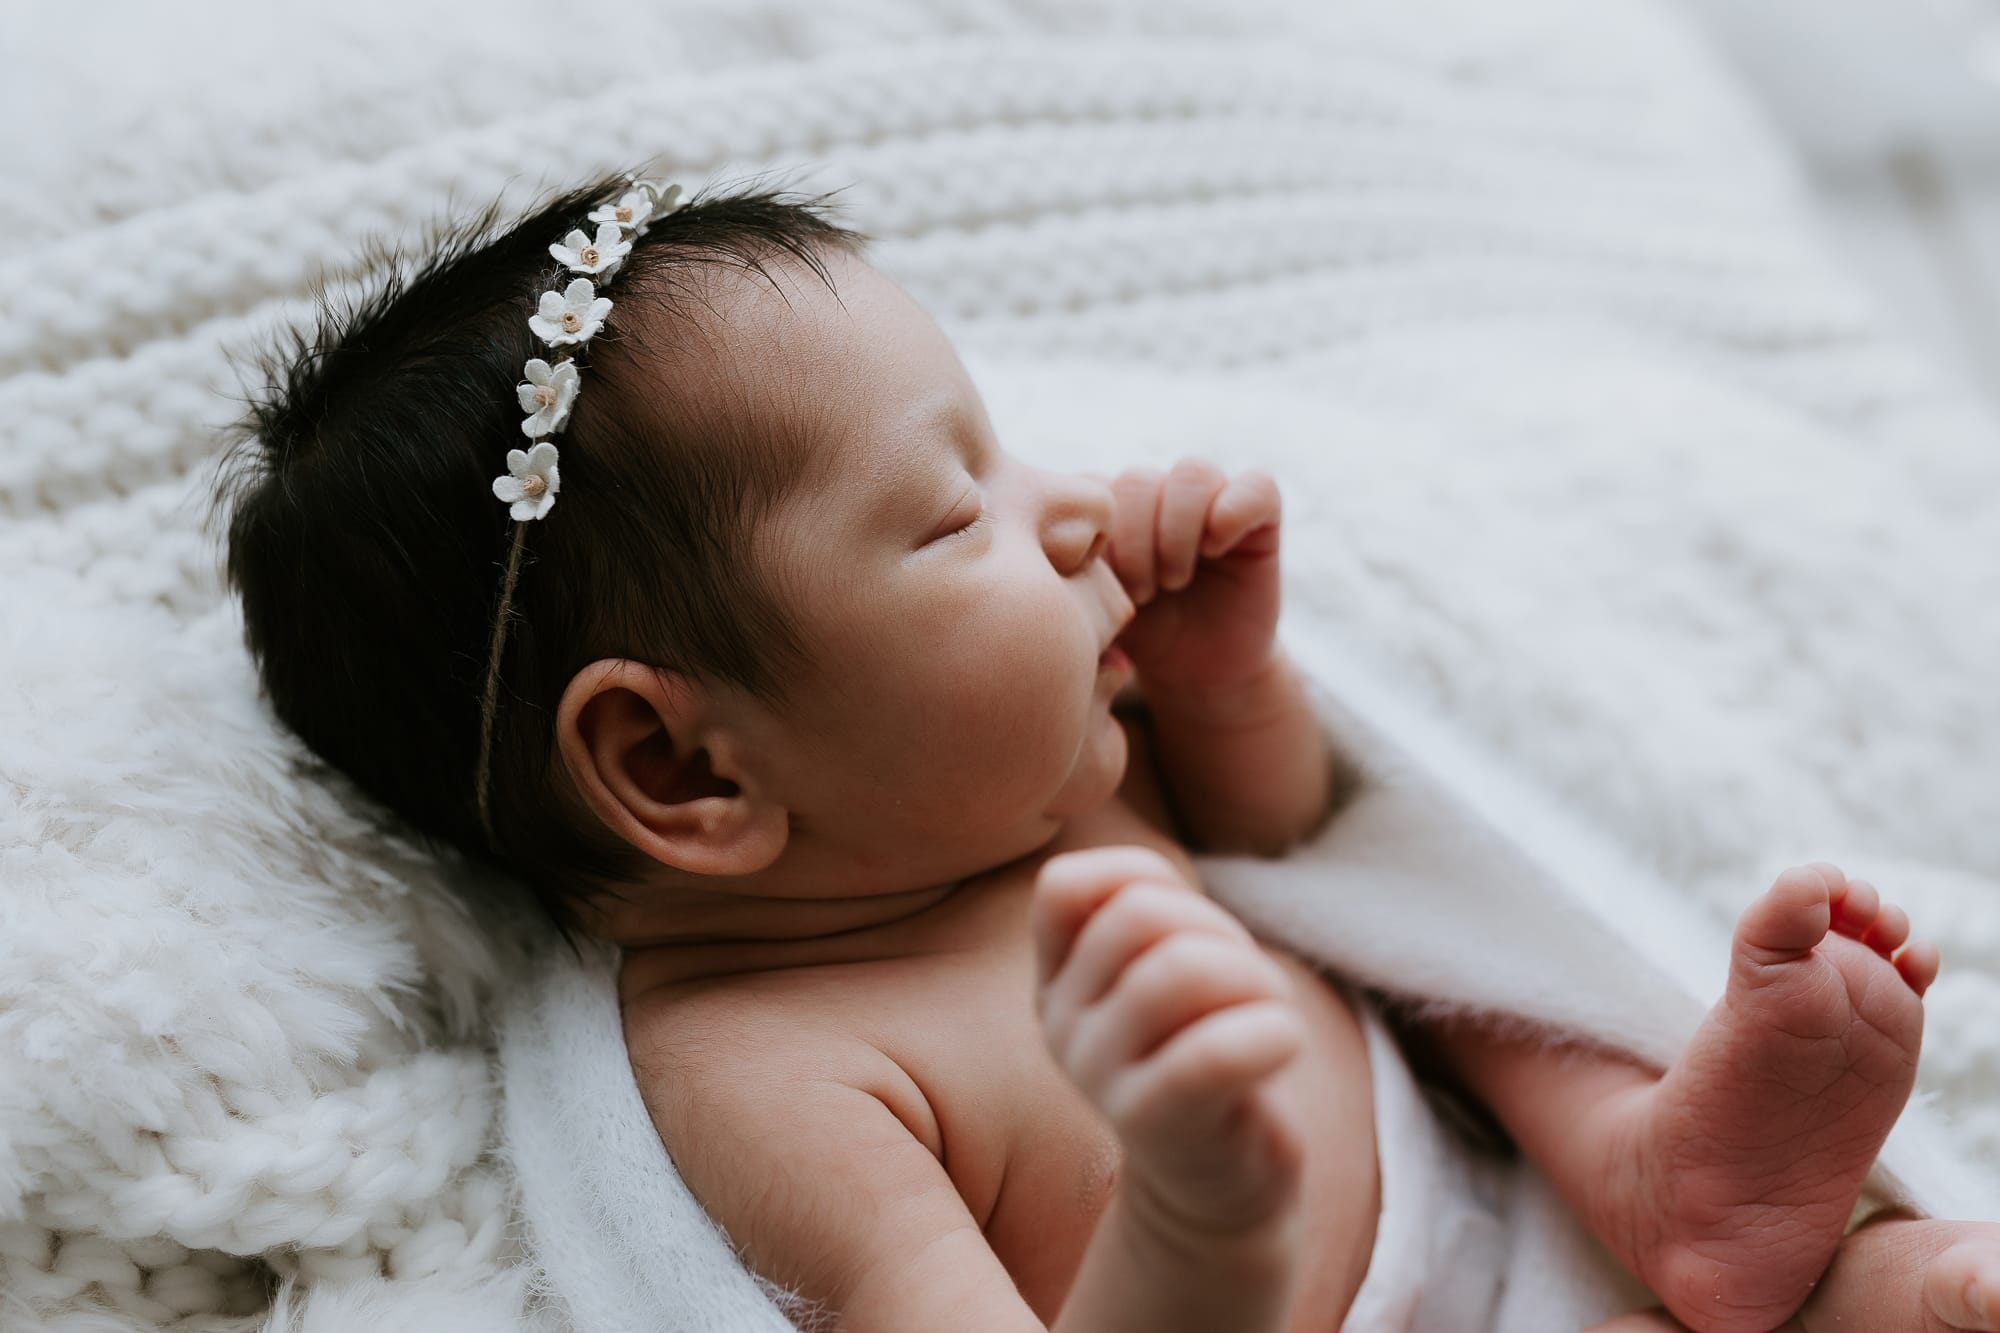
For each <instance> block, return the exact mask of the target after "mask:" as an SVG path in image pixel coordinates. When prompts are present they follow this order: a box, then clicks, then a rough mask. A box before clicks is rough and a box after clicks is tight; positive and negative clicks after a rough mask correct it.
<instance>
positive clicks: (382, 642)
mask: <svg viewBox="0 0 2000 1333" xmlns="http://www.w3.org/2000/svg"><path fill="white" fill-rule="evenodd" d="M624 180H625V178H624V177H622V176H619V177H609V178H606V179H604V180H601V181H597V182H593V183H592V184H590V185H587V186H585V187H583V188H581V189H578V190H575V191H572V192H569V193H567V194H564V195H562V196H561V197H559V198H555V199H552V200H550V201H548V202H547V203H546V204H544V205H542V206H539V207H537V208H536V209H535V210H534V211H533V212H532V213H531V214H529V215H528V216H527V217H525V218H522V219H520V220H519V221H516V222H512V223H501V222H500V221H499V214H498V212H497V209H489V210H487V212H486V213H485V214H483V215H482V216H480V217H479V218H477V219H475V220H473V221H472V222H470V223H469V224H465V225H462V226H458V227H454V228H451V229H450V230H448V231H446V232H445V233H443V234H441V235H439V236H437V237H435V238H434V239H433V240H432V242H431V243H430V246H429V249H428V257H423V258H420V259H419V261H418V262H417V263H416V264H415V265H414V266H411V265H409V264H407V263H406V262H403V261H402V260H400V259H399V258H398V257H396V256H393V255H388V254H381V255H378V256H377V260H378V263H379V264H380V268H381V276H380V279H379V281H378V282H377V283H376V284H375V289H374V291H373V294H372V295H369V296H366V297H364V298H361V299H359V300H356V301H351V302H345V303H342V302H335V301H333V300H331V299H329V298H328V297H326V296H325V294H324V293H322V295H321V298H320V302H319V312H318V318H317V320H316V322H315V324H314V326H313V327H312V328H311V329H310V330H301V331H298V332H295V333H294V334H293V335H292V336H291V337H290V338H289V339H288V340H287V341H286V342H285V343H284V345H282V346H281V347H280V348H278V349H277V350H276V351H274V352H273V353H271V354H270V355H269V356H268V357H267V358H266V359H265V361H264V362H263V365H262V369H263V371H264V376H265V378H266V380H267V387H266V389H265V390H264V392H263V393H262V394H261V395H259V396H257V397H256V398H254V399H253V401H252V402H251V404H250V408H249V412H248V415H247V417H246V419H245V421H244V422H243V425H242V428H241V437H240V438H239V439H238V440H237V441H236V442H235V444H234V445H233V446H232V447H231V449H230V450H229V452H228V454H227V455H226V456H225V458H224V460H223V464H222V467H221V470H220V474H219V485H218V488H217V492H216V496H215V510H214V513H215V514H216V515H221V514H223V513H225V512H226V514H227V548H228V549H227V575H228V580H229V584H230V586H231V588H233V589H234V590H235V591H236V593H237V594H238V595H239V596H240V597H241V599H242V605H243V619H244V633H245V639H246V641H247V643H248V646H249V648H250V651H251V653H252V655H253V656H254V657H255V659H256V662H257V667H258V671H259V674H260V677H261V680H262V683H263V687H264V690H265V692H266V693H267V694H268V696H269V697H270V700H271V704H272V706H273V708H274V709H275V711H276V712H277V715H278V716H279V718H280V719H281V720H282V721H283V722H284V723H285V724H286V725H287V726H289V727H291V728H292V729H293V730H294V731H296V732H297V733H298V734H299V736H300V737H301V738H302V739H303V740H304V741H305V742H306V744H307V745H309V746H310V747H311V748H312V749H313V750H314V751H316V752H317V753H318V754H319V755H320V756H321V757H322V758H323V759H325V760H326V761H327V762H328V763H330V764H332V765H333V766H334V767H335V768H337V769H339V770H340V771H342V772H343V773H345V774H346V775H347V776H348V777H349V778H351V779H352V780H353V781H354V782H355V783H356V784H357V785H359V786H360V787H361V788H362V789H363V790H364V791H366V792H367V793H369V794H370V795H371V796H373V797H374V798H376V799H377V800H379V801H380V802H382V803H383V804H384V805H386V806H387V807H389V809H391V810H393V811H394V812H395V813H396V814H397V815H399V816H401V818H402V819H403V820H404V821H406V822H407V823H408V824H409V825H410V826H411V828H413V829H414V830H415V831H416V832H417V833H418V834H419V835H420V836H421V837H422V838H424V839H426V840H429V841H430V842H431V843H432V845H433V846H434V847H436V846H437V845H439V844H442V845H444V846H446V847H449V848H452V849H455V850H457V851H458V852H460V853H462V854H464V855H465V856H467V857H468V858H470V859H472V860H473V861H476V862H479V863H481V864H485V865H489V866H493V867H495V868H498V869H500V870H502V871H504V872H506V873H508V874H511V875H513V876H515V877H517V878H518V879H520V880H521V881H522V882H523V883H524V884H526V885H527V886H528V888H529V889H530V890H532V891H533V893H534V894H535V896H536V897H537V899H539V901H540V902H541V903H542V905H543V906H544V907H545V908H547V909H548V911H549V912H550V914H551V915H552V916H553V917H554V918H555V920H556V921H557V922H559V923H561V924H563V925H565V926H568V925H572V924H575V923H576V922H577V916H576V913H575V909H576V908H577V907H578V906H580V905H581V904H582V903H583V902H585V901H587V900H588V899H590V898H592V897H595V896H597V895H598V894H601V893H605V892H611V893H616V892H617V890H618V888H619V887H620V886H624V885H629V884H632V883H635V882H637V881H638V879H639V878H640V875H641V872H642V871H643V870H644V869H645V868H646V866H647V865H648V864H649V862H648V859H647V858H646V857H645V855H644V854H643V853H641V852H639V851H638V850H637V849H635V848H633V847H632V846H631V845H630V844H628V843H627V842H625V841H624V840H623V839H622V838H619V837H617V836H616V835H615V834H613V833H611V832H610V831H609V830H607V829H605V828H604V827H603V825H602V824H601V823H600V822H599V821H598V820H597V819H596V817H595V816H594V815H593V814H592V813H591V812H590V810H589V809H588V807H586V806H584V805H583V804H582V802H581V801H580V800H579V799H577V798H576V797H575V794H574V791H573V789H572V788H571V787H570V785H569V783H568V781H567V778H566V774H565V772H564V770H563V767H562V764H561V761H560V759H559V757H558V755H557V753H556V745H555V736H554V721H555V714H556V704H557V702H558V701H559V700H560V698H561V697H562V692H563V689H564V687H565V686H566V685H567V684H568V683H569V681H570V679H571V678H572V677H573V676H574V675H575V673H576V672H577V671H578V670H579V669H581V668H582V667H584V666H587V665H588V664H589V663H591V662H592V661H595V660H597V659H599V658H604V657H626V658H632V659H635V660H638V661H642V662H646V663H650V664H653V665H655V666H657V667H659V668H661V669H663V670H666V671H670V672H674V673H677V674H681V675H685V676H687V677H689V678H691V679H694V680H697V681H701V682H704V683H711V684H725V685H731V686H735V687H739V688H741V689H743V690H746V691H749V692H751V693H753V694H755V695H757V696H758V697H761V698H765V699H775V698H778V697H780V696H781V694H782V690H781V688H780V683H781V681H782V680H783V678H784V676H785V673H786V670H787V667H788V666H789V665H790V664H792V663H794V662H795V661H796V659H797V658H798V656H799V653H800V645H799V643H798V641H797V637H796V635H795V633H794V631H793V628H792V625H791V621H790V618H789V617H788V616H787V615H786V613H785V611H784V608H783V607H782V606H781V605H780V603H779V602H778V600H777V599H776V597H775V596H774V595H773V594H772V591H771V589H769V588H768V587H767V586H765V583H764V581H763V580H762V579H761V578H760V577H759V574H758V571H757V568H756V566H755V564H754V563H753V562H752V561H751V560H749V559H748V558H746V557H745V554H744V552H745V549H746V546H747V543H748V540H749V536H750V532H751V530H752V529H753V528H754V526H755V524H756V522H757V521H758V520H759V519H760V518H761V517H762V516H764V515H765V514H767V513H768V512H769V511H770V509H771V507H772V506H773V505H774V504H775V503H776V502H777V501H779V500H780V499H782V498H783V497H784V496H785V495H787V494H788V493H790V491H791V490H792V488H793V487H794V486H796V485H797V484H799V481H800V479H801V477H802V476H803V475H804V474H806V473H807V472H808V470H809V469H810V467H811V465H812V459H811V457H810V447H809V446H810V442H809V441H806V440H802V439H772V438H753V434H754V432H752V431H751V430H749V429H747V428H745V427H744V425H743V423H741V422H737V421H732V420H729V419H727V418H725V417H720V416H718V414H717V412H716V411H714V410H706V411H704V410H698V409H697V408H695V407H694V406H692V405H691V403H690V400H689V398H690V396H689V395H685V394H681V393H677V392H676V386H675V384H674V376H673V374H672V370H671V368H672V366H673V365H674V364H675V361H676V358H677V357H682V358H685V356H686V355H687V354H688V352H689V349H691V348H693V347H694V346H696V345H697V343H698V342H699V340H701V339H702V337H703V331H702V328H701V325H700V320H701V319H703V318H713V314H712V309H711V302H710V299H709V294H708V292H707V290H706V288H705V285H704V283H703V279H704V278H705V277H709V276H713V275H714V274H715V273H716V272H717V271H718V270H721V269H730V268H733V269H738V270H746V271H749V272H752V273H755V274H758V275H760V276H761V277H763V278H765V279H768V280H772V281H776V279H775V278H774V277H773V275H772V273H771V271H770V269H769V268H767V265H768V264H770V263H772V262H773V261H777V260H796V261H799V262H800V263H802V264H803V265H804V266H806V267H807V268H808V269H809V270H810V271H811V272H812V273H814V274H816V275H817V277H818V279H819V280H821V281H825V282H828V283H829V284H830V283H831V279H830V277H829V276H828V273H827V270H826V266H825V263H824V259H825V257H826V256H827V255H828V254H830V253H835V252H840V251H846V252H850V253H854V252H858V251H859V249H860V246H861V242H862V238H861V237H860V235H859V234H857V233H855V232H853V231H850V230H848V229H847V228H845V227H842V226H840V225H839V224H837V223H835V222H834V221H832V220H831V218H830V217H829V216H828V214H827V212H826V209H825V207H824V201H823V200H818V199H803V198H798V197H796V196H791V195H786V194H783V193H778V192H770V191H761V190H759V191H739V192H734V193H717V194H708V193H704V194H701V195H697V196H696V197H695V198H694V199H692V200H690V201H689V202H688V203H687V204H686V205H685V206H684V207H682V208H681V209H679V210H678V211H676V212H673V213H671V214H669V215H668V216H666V217H664V218H662V219H660V220H658V221H655V222H654V223H653V224H652V227H651V229H650V230H649V231H648V232H647V233H646V234H645V235H644V236H642V237H639V238H637V240H636V241H635V243H634V248H633V250H632V253H631V254H630V255H629V256H628V257H627V258H626V260H625V267H624V270H623V271H622V272H621V273H620V274H619V275H618V277H617V281H616V283H615V285H614V286H613V287H612V289H611V291H610V293H609V294H610V295H611V296H613V297H614V299H615V308H614V309H613V311H612V313H611V316H610V318H609V319H608V320H607V321H606V323H605V326H604V328H603V330H602V331H600V332H599V333H598V335H597V336H596V337H594V338H593V339H591V341H590V342H589V344H588V346H587V350H585V351H583V352H582V353H580V355H579V360H578V364H579V365H580V366H581V367H582V371H583V375H582V387H581V392H579V394H578V395H577V398H576V402H575V405H574V407H573V409H572V411H571V416H570V420H569V422H568V425H567V427H566V428H565V429H564V431H563V433H562V434H561V435H560V436H558V437H557V441H556V442H557V443H558V445H559V446H560V448H561V450H562V462H561V472H562V485H561V492H560V496H559V498H558V501H557V503H556V504H555V505H554V506H553V508H552V509H551V510H550V511H549V514H548V516H547V518H546V519H544V520H541V521H535V522H529V523H527V524H526V525H525V537H526V545H525V548H524V552H523V558H522V563H521V568H520V577H519V580H518V584H517V586H516V588H515V590H514V594H513V598H512V603H511V607H510V609H509V611H508V617H509V620H508V632H507V636H506V640H505V646H504V656H503V658H502V660H501V667H500V673H499V680H500V689H499V696H498V706H497V709H496V711H495V714H494V719H493V724H492V739H491V746H492V754H491V763H490V791H489V802H490V812H491V821H492V826H493V836H492V837H491V838H490V839H489V838H488V836H487V834H486V832H485V830H484V828H483V826H482V823H481V819H480V812H479V809H478V805H477V801H476V799H475V783H476V773H475V770H476V769H477V767H478V755H479V750H480V735H481V726H482V719H481V711H482V710H481V697H480V696H481V692H482V685H483V682H484V678H485V675H486V666H487V658H488V650H489V646H490V642H491V640H492V636H493V629H494V624H495V616H496V610H497V606H498V599H499V596H500V591H501V582H502V575H503V572H504V569H505V566H506V563H507V558H508V553H509V549H510V545H511V542H512V540H513V538H514V533H515V524H514V522H513V520H512V519H511V517H510V516H509V513H508V506H507V505H506V504H503V503H502V502H500V501H499V500H497V499H495V498H494V495H493V491H492V483H493V479H494V477H496V476H498V475H502V474H504V473H505V472H506V470H507V465H506V453H507V450H508V449H510V448H526V447H527V440H526V439H525V437H524V436H523V435H522V433H521V418H522V415H523V414H522V412H521V411H520V410H519V405H518V403H517V402H516V395H515V385H516V384H517V383H519V382H520V381H521V379H522V366H523V365H524V363H525V362H526V361H527V360H528V359H529V358H531V357H535V356H546V355H547V354H546V352H545V351H544V350H543V349H542V347H541V346H540V343H539V341H538V340H537V339H536V338H535V336H534V335H533V334H532V333H531V332H530V331H529V328H528V316H529V315H531V314H532V313H534V309H535V303H536V298H537V296H538V294H539V293H541V292H543V291H547V290H557V291H560V290H561V289H562V288H563V286H564V285H565V284H566V283H567V282H568V281H569V279H570V277H571V275H570V274H569V273H568V272H567V271H566V270H565V269H564V268H563V267H562V265H560V264H559V263H557V262H556V261H555V260H554V259H553V258H552V257H551V256H550V254H549V245H550V244H551V243H552V242H556V241H560V240H561V239H562V238H563V236H564V235H565V233H567V232H568V231H569V230H570V229H572V228H574V227H578V226H586V227H587V224H585V223H584V222H583V218H584V215H585V214H586V213H587V212H588V211H589V210H590V208H591V206H592V205H593V204H595V203H597V202H600V201H602V200H604V199H605V198H607V197H610V196H612V195H614V194H616V193H617V192H618V191H619V189H620V187H621V185H622V183H623V181H624ZM662 366H664V367H667V370H666V372H665V373H664V374H662V373H661V372H660V367H662Z"/></svg>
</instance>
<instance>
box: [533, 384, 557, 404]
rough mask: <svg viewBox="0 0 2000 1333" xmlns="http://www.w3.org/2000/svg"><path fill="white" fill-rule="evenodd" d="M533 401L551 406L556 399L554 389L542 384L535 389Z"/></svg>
mask: <svg viewBox="0 0 2000 1333" xmlns="http://www.w3.org/2000/svg"><path fill="white" fill-rule="evenodd" d="M535 401H536V402H537V403H540V404H541V405H542V406H543V407H553V406H555V401H556V391H555V390H554V389H552V388H550V387H549V386H548V385H546V384H544V385H542V386H541V387H540V388H539V389H536V390H535Z"/></svg>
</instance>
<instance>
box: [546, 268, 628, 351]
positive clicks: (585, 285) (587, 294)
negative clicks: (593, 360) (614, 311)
mask: <svg viewBox="0 0 2000 1333" xmlns="http://www.w3.org/2000/svg"><path fill="white" fill-rule="evenodd" d="M593 298H594V299H593ZM610 313H611V298H610V297H608V296H598V295H597V288H596V286H595V285H594V284H592V282H591V281H590V279H589V278H578V279H576V280H575V281H574V282H572V283H570V285H569V286H567V287H565V288H563V289H562V291H561V292H543V293H542V304H541V309H540V310H539V311H538V312H537V313H535V314H533V315H530V316H528V327H529V328H530V329H533V330H534V332H535V336H536V337H537V338H540V339H541V340H542V341H543V342H545V343H547V344H549V346H551V347H561V346H563V345H564V344H566V343H583V342H589V341H590V338H591V335H592V334H594V333H596V332H597V331H598V330H599V329H600V328H602V327H604V317H605V316H606V315H608V314H610Z"/></svg>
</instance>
